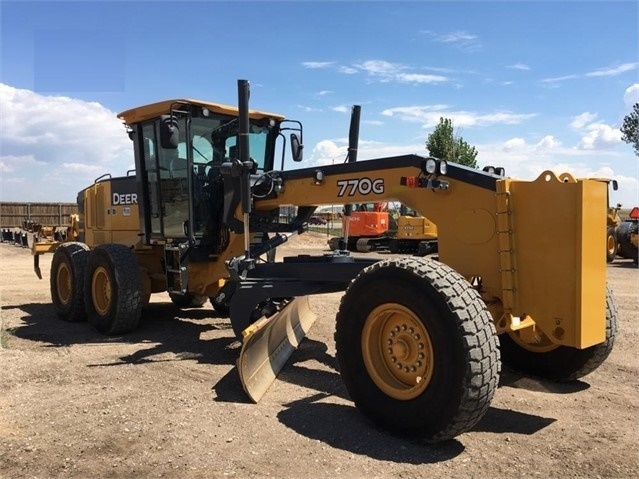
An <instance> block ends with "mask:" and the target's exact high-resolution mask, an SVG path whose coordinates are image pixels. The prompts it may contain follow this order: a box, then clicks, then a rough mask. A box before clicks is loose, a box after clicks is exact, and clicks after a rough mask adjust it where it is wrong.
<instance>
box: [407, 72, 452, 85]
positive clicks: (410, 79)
mask: <svg viewBox="0 0 639 479" xmlns="http://www.w3.org/2000/svg"><path fill="white" fill-rule="evenodd" d="M396 78H397V80H398V81H400V82H402V83H441V82H445V81H447V80H448V78H446V77H445V76H441V75H424V74H423V73H399V74H398V75H397V76H396Z"/></svg>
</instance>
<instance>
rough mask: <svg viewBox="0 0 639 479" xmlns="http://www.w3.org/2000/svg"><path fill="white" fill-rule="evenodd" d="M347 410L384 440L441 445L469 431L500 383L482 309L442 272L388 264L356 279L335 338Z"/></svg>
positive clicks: (464, 286) (411, 262) (431, 264)
mask: <svg viewBox="0 0 639 479" xmlns="http://www.w3.org/2000/svg"><path fill="white" fill-rule="evenodd" d="M335 342H336V349H337V359H338V362H339V368H340V373H341V375H342V379H343V380H344V383H345V385H346V388H347V389H348V392H349V394H350V396H351V398H352V399H353V401H354V402H355V405H356V406H357V407H358V408H359V409H360V410H361V411H362V412H363V413H364V414H365V415H366V416H367V417H369V418H370V419H371V420H372V421H373V422H374V423H376V424H378V425H380V426H381V427H384V428H386V429H388V430H390V431H393V432H396V433H401V434H408V435H411V436H415V437H421V438H423V439H426V440H429V441H443V440H447V439H450V438H453V437H455V436H457V435H459V434H461V433H463V432H466V431H468V430H470V429H471V428H472V427H473V426H474V425H475V424H476V423H477V422H478V421H479V420H480V419H481V418H482V417H483V415H484V414H485V413H486V411H487V410H488V407H489V406H490V402H491V400H492V398H493V395H494V393H495V391H496V389H497V386H498V382H499V372H500V361H499V346H498V338H497V335H496V333H495V328H494V326H493V323H492V318H491V315H490V313H489V312H488V310H487V309H486V305H485V304H484V302H483V301H482V300H481V298H480V296H479V294H478V293H477V292H476V291H475V290H474V289H473V288H472V286H471V285H470V284H469V283H468V282H467V281H466V279H465V278H463V277H462V276H461V275H459V274H458V273H457V272H455V271H454V270H453V269H451V268H450V267H448V266H446V265H444V264H442V263H439V262H436V261H433V260H429V259H425V258H396V259H390V260H386V261H382V262H379V263H376V264H374V265H372V266H369V267H367V268H365V269H364V270H362V272H361V273H360V274H359V275H358V276H357V277H356V278H355V280H354V281H353V282H352V283H351V284H350V286H349V288H348V289H347V291H346V293H345V295H344V297H343V299H342V302H341V304H340V308H339V312H338V314H337V326H336V332H335Z"/></svg>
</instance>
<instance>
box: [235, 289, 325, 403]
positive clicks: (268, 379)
mask: <svg viewBox="0 0 639 479" xmlns="http://www.w3.org/2000/svg"><path fill="white" fill-rule="evenodd" d="M315 319H316V316H315V314H314V313H313V312H312V311H311V309H310V306H309V303H308V296H301V297H299V298H295V299H294V300H293V301H291V302H290V303H289V304H287V305H286V306H285V307H284V309H282V310H281V311H280V312H279V313H277V314H275V315H274V316H271V317H270V318H266V317H262V318H260V319H259V320H258V321H256V322H255V323H253V324H252V325H251V326H249V327H248V328H246V330H244V332H243V333H242V334H243V335H244V339H243V344H242V350H241V351H240V357H239V358H238V360H237V370H238V372H239V374H240V380H241V381H242V387H243V388H244V391H246V394H248V396H249V397H250V398H251V400H252V401H254V402H258V401H259V400H260V399H261V398H262V396H263V395H264V393H265V392H266V390H267V389H268V387H269V386H270V385H271V383H272V382H273V381H274V380H275V378H276V376H277V374H278V373H279V372H280V370H281V369H282V368H283V367H284V364H286V361H288V358H289V357H291V354H293V351H295V349H296V348H297V347H298V346H299V344H300V343H301V341H302V339H304V337H305V336H306V333H308V331H309V330H310V329H311V327H312V326H313V323H314V322H315Z"/></svg>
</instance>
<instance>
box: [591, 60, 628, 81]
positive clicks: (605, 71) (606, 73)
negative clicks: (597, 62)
mask: <svg viewBox="0 0 639 479" xmlns="http://www.w3.org/2000/svg"><path fill="white" fill-rule="evenodd" d="M637 65H639V63H637V62H635V63H624V64H622V65H619V66H616V67H606V68H599V69H597V70H594V71H591V72H588V73H586V76H587V77H612V76H617V75H620V74H622V73H625V72H628V71H631V70H635V69H636V68H637Z"/></svg>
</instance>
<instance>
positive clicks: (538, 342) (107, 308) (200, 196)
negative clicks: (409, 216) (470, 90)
mask: <svg viewBox="0 0 639 479" xmlns="http://www.w3.org/2000/svg"><path fill="white" fill-rule="evenodd" d="M248 99H249V83H248V81H246V80H239V81H238V105H237V107H232V106H225V105H220V104H216V103H210V102H205V101H200V100H190V99H178V100H168V101H162V102H158V103H154V104H150V105H144V106H141V107H138V108H134V109H131V110H127V111H125V112H123V113H121V114H120V115H119V117H120V118H121V119H122V120H123V121H124V123H125V124H126V126H127V129H128V134H129V136H130V138H131V140H132V144H133V149H134V152H135V167H136V168H135V175H129V176H126V177H123V178H109V177H105V178H101V179H99V180H97V181H96V182H95V183H94V184H93V185H91V186H89V187H88V188H86V189H84V190H82V191H81V192H80V194H79V195H78V203H79V211H80V221H79V236H78V238H77V240H75V241H69V242H64V243H59V244H49V245H47V244H39V245H35V246H34V247H33V253H34V254H35V260H34V261H35V266H36V267H37V266H38V263H37V258H38V255H39V254H40V253H43V252H47V251H54V256H53V260H52V265H51V273H50V282H51V295H52V301H53V305H54V307H55V310H56V312H57V314H58V315H59V316H60V317H61V318H62V319H64V320H67V321H80V320H83V319H88V321H89V322H90V323H91V324H92V325H93V326H94V327H95V328H96V329H98V330H99V331H102V332H104V333H106V334H122V333H126V332H128V331H131V330H132V329H134V328H135V326H136V325H137V323H138V321H139V318H140V315H141V311H142V309H143V308H144V306H145V304H146V303H147V302H148V300H149V297H150V295H151V294H153V293H156V292H160V291H168V292H169V293H170V294H172V295H175V296H176V297H181V298H183V299H184V300H185V302H187V300H188V301H191V300H195V301H199V300H200V299H201V298H202V297H204V298H216V299H217V303H218V305H220V306H223V307H224V308H225V309H226V310H227V311H228V316H229V319H230V322H231V325H232V328H233V331H234V333H235V335H236V336H237V337H238V338H241V340H242V348H241V351H240V354H239V357H238V361H237V368H238V372H239V376H240V380H241V383H242V386H243V388H244V390H245V391H246V393H247V394H248V395H249V397H250V398H251V399H252V400H254V401H256V402H257V401H258V400H259V399H260V398H261V396H262V395H263V394H264V393H265V392H266V389H267V388H268V386H269V384H271V382H272V381H273V380H274V379H275V377H276V375H277V373H278V372H279V371H280V369H281V368H282V367H283V365H284V364H285V362H286V361H287V359H288V357H289V356H290V355H291V353H292V352H293V350H294V349H295V348H296V346H297V345H298V344H299V343H300V341H302V340H303V338H304V336H305V335H306V333H307V332H308V331H309V329H310V328H311V326H312V325H313V322H314V321H315V319H316V317H315V315H314V313H313V312H312V311H311V310H310V307H309V301H308V298H309V296H310V295H314V294H322V293H329V292H343V297H342V300H341V303H340V306H339V310H338V312H337V316H336V326H335V343H336V354H337V360H338V364H339V373H340V375H341V377H342V378H343V381H344V384H345V386H346V388H347V390H348V393H349V395H350V398H351V399H352V400H353V402H354V404H355V406H356V407H357V408H358V409H359V410H360V411H361V412H362V413H363V414H364V415H365V416H366V417H367V418H369V419H370V420H371V421H372V422H373V423H375V424H377V425H379V426H380V427H383V428H385V429H387V430H389V431H392V432H393V433H398V434H405V435H409V436H412V437H419V438H423V439H424V440H426V441H431V442H437V441H443V440H447V439H450V438H453V437H455V436H458V435H459V434H462V433H464V432H466V431H468V430H470V429H472V428H473V426H474V425H475V424H476V423H477V422H478V421H479V420H480V419H481V418H482V417H483V416H484V414H485V413H486V411H487V410H488V408H489V405H490V403H491V400H492V398H493V395H494V393H495V391H496V389H497V387H498V382H499V375H500V371H501V364H502V363H504V364H506V365H508V366H510V367H513V368H516V369H518V370H521V371H524V372H526V373H531V374H535V375H537V376H539V377H542V378H547V379H552V380H558V381H570V380H574V379H576V378H580V377H582V376H584V375H586V374H588V373H590V372H592V371H593V370H595V369H596V368H597V367H598V366H600V365H601V364H602V363H603V362H604V360H605V359H606V357H607V356H608V355H609V353H610V351H611V350H612V347H613V343H614V340H615V335H616V333H617V307H616V303H615V299H614V297H613V294H612V292H611V291H610V290H609V289H608V288H607V285H606V262H605V259H604V256H603V255H602V254H601V244H602V243H603V242H604V240H605V237H604V232H605V217H606V215H605V212H606V207H607V204H606V185H605V184H604V183H602V182H600V181H593V180H590V179H578V178H574V177H573V176H571V175H570V174H566V173H564V174H555V173H553V172H551V171H544V172H541V174H540V176H539V177H538V178H537V179H536V180H533V181H523V180H517V179H512V178H508V177H504V176H498V175H495V174H493V173H490V172H484V171H479V170H475V169H471V168H467V167H465V166H461V165H458V164H455V163H449V162H446V161H443V160H440V159H437V158H432V157H423V156H419V155H402V156H393V157H384V158H377V159H370V160H365V161H356V160H357V143H358V136H359V116H360V108H359V106H358V105H355V106H353V110H352V116H351V125H350V133H349V156H348V161H347V162H345V163H344V164H339V165H329V166H309V167H306V168H299V169H290V168H285V166H286V164H287V163H286V161H285V160H288V159H289V156H290V158H292V160H294V161H300V160H302V151H303V142H302V125H301V123H299V122H293V121H288V120H286V119H285V118H284V117H283V116H281V115H277V114H272V113H267V112H262V111H257V110H251V109H249V106H248ZM288 132H290V135H289V136H288V137H287V136H286V135H288V134H289V133H288ZM287 143H288V145H287ZM288 146H290V155H289V154H287V151H288ZM382 201H398V202H401V203H402V204H405V205H407V206H408V207H411V208H413V209H415V210H416V211H419V212H420V213H422V214H424V215H426V216H427V217H428V218H430V219H432V220H433V222H435V224H437V229H438V249H439V251H438V260H437V261H436V260H434V259H432V258H420V257H402V258H393V259H388V260H382V261H380V260H376V259H369V258H368V257H364V258H362V257H356V255H351V254H349V253H348V252H344V251H333V252H330V253H321V252H320V254H318V255H315V256H313V255H311V256H308V255H305V256H290V257H284V258H283V259H282V260H281V261H277V262H275V261H267V260H265V256H267V254H268V252H272V251H273V250H274V249H275V248H277V247H278V246H280V245H281V244H283V243H284V242H285V241H287V240H288V239H290V238H291V237H292V236H294V235H296V234H303V233H304V231H305V230H306V229H307V226H308V220H309V218H310V217H311V216H312V215H313V212H314V211H315V210H316V208H318V207H319V206H321V205H331V204H346V205H349V204H359V203H374V202H382ZM283 205H295V206H297V209H296V213H295V215H294V216H293V217H291V218H290V219H289V218H286V220H285V221H283V220H282V218H283V215H280V214H279V210H280V207H281V206H283Z"/></svg>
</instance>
